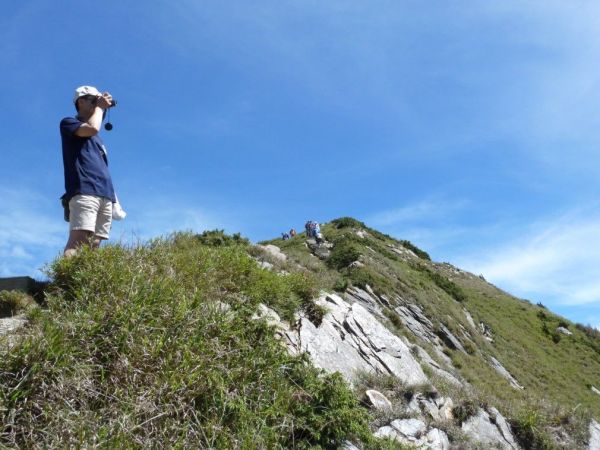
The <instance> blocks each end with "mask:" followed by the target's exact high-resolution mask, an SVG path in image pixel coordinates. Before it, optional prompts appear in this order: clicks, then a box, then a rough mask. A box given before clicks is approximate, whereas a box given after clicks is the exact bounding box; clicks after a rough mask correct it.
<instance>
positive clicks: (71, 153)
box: [60, 86, 116, 257]
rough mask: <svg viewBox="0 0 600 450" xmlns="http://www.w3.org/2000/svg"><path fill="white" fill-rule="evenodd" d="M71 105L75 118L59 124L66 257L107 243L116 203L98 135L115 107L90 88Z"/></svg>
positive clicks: (77, 93) (78, 93)
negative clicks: (87, 247) (67, 227)
mask: <svg viewBox="0 0 600 450" xmlns="http://www.w3.org/2000/svg"><path fill="white" fill-rule="evenodd" d="M73 102H74V103H75V109H76V110H77V115H76V116H75V117H65V118H64V119H62V120H61V122H60V136H61V139H62V154H63V164H64V171H65V191H66V192H65V194H64V196H63V202H68V206H69V207H68V211H67V213H68V214H67V213H66V214H65V219H67V218H68V220H69V240H68V241H67V244H66V246H65V250H64V255H65V256H67V257H69V256H73V255H75V254H76V253H77V251H78V249H79V248H80V247H81V246H82V245H85V244H89V245H90V246H91V247H92V248H97V247H99V246H100V243H101V241H102V240H104V239H108V235H109V232H110V228H111V224H112V211H113V203H114V202H116V197H115V191H114V189H113V184H112V179H111V177H110V173H109V171H108V159H107V156H106V147H105V146H104V143H103V142H102V139H100V136H99V135H98V133H99V132H100V127H101V126H102V120H103V119H104V115H105V113H106V110H107V109H108V108H110V107H111V106H114V104H115V103H114V102H113V98H112V96H111V95H110V94H109V93H108V92H104V93H100V92H99V91H98V90H97V89H96V88H95V87H93V86H80V87H78V88H77V89H76V90H75V96H74V97H73Z"/></svg>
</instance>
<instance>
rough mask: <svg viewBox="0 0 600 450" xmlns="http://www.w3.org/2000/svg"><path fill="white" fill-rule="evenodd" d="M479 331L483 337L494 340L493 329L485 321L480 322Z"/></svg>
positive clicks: (490, 340)
mask: <svg viewBox="0 0 600 450" xmlns="http://www.w3.org/2000/svg"><path fill="white" fill-rule="evenodd" d="M479 331H480V332H481V334H482V335H483V338H484V339H485V340H487V341H488V342H494V337H493V336H492V329H491V328H490V327H488V326H487V325H486V324H485V323H483V322H479Z"/></svg>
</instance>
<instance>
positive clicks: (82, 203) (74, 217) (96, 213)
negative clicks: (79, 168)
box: [69, 194, 112, 239]
mask: <svg viewBox="0 0 600 450" xmlns="http://www.w3.org/2000/svg"><path fill="white" fill-rule="evenodd" d="M69 210H70V214H69V230H85V231H91V232H92V233H94V234H95V235H96V236H97V237H99V238H101V239H108V234H109V233H110V226H111V224H112V201H110V200H108V199H106V198H103V197H97V196H95V195H82V194H79V195H76V196H74V197H73V198H71V200H69Z"/></svg>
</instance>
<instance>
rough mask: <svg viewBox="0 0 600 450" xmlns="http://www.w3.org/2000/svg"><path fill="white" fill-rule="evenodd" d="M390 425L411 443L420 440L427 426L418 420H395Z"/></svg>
mask: <svg viewBox="0 0 600 450" xmlns="http://www.w3.org/2000/svg"><path fill="white" fill-rule="evenodd" d="M390 425H391V426H392V428H394V429H395V430H396V431H398V433H400V434H401V435H403V436H404V437H406V438H407V439H409V440H411V441H418V440H420V438H421V436H422V435H424V434H425V432H426V431H427V425H425V422H423V421H422V420H419V419H396V420H394V421H392V423H390Z"/></svg>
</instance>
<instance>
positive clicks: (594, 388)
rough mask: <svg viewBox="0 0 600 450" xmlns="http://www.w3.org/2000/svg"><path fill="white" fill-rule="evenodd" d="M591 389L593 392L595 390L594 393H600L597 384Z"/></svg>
mask: <svg viewBox="0 0 600 450" xmlns="http://www.w3.org/2000/svg"><path fill="white" fill-rule="evenodd" d="M590 389H591V390H592V392H593V393H594V394H598V395H600V389H598V388H597V387H595V386H592V387H591V388H590Z"/></svg>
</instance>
